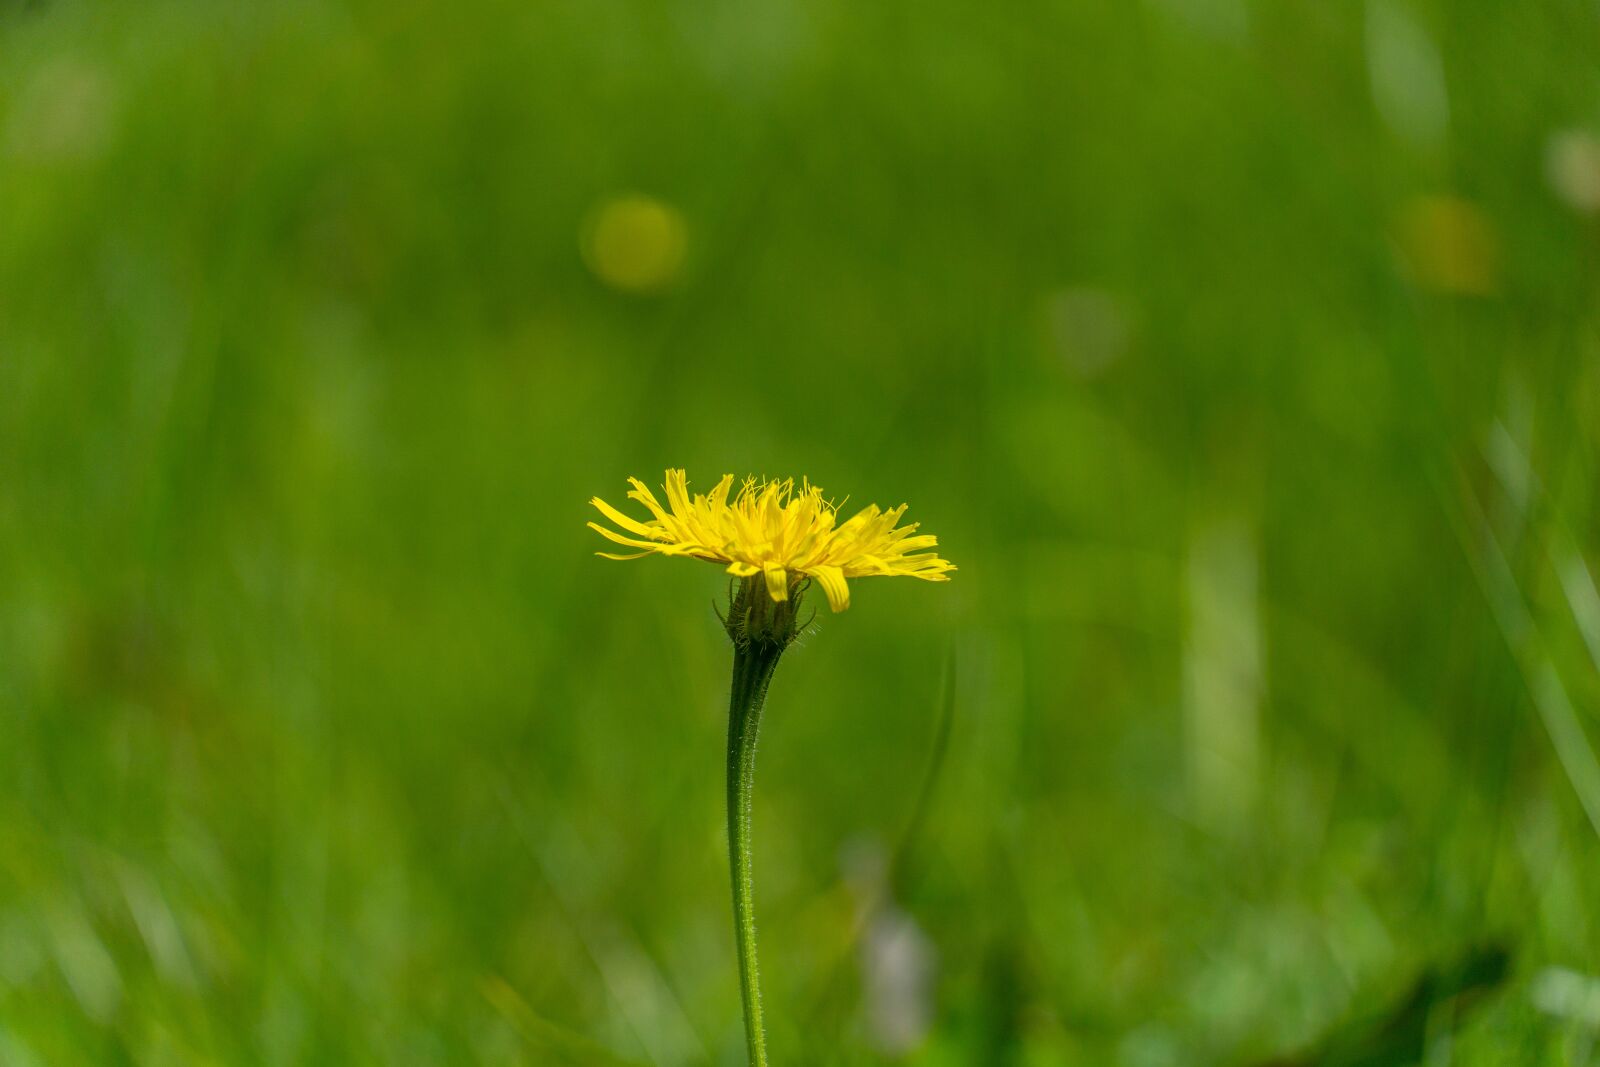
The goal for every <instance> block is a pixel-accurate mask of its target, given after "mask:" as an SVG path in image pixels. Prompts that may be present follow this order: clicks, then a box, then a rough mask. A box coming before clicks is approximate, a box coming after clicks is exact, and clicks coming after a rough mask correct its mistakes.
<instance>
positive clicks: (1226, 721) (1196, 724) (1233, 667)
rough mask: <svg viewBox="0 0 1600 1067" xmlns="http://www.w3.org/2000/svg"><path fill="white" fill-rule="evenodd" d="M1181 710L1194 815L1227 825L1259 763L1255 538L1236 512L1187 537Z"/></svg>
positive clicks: (1252, 784)
mask: <svg viewBox="0 0 1600 1067" xmlns="http://www.w3.org/2000/svg"><path fill="white" fill-rule="evenodd" d="M1188 567H1189V580H1188V586H1189V589H1188V594H1189V598H1188V631H1189V632H1188V638H1187V641H1186V643H1185V646H1184V713H1185V725H1186V727H1187V731H1188V736H1187V741H1188V764H1189V786H1190V790H1191V794H1192V800H1193V802H1194V806H1195V814H1196V816H1197V817H1198V818H1199V819H1200V820H1201V821H1203V822H1206V823H1208V824H1211V825H1213V826H1218V825H1221V826H1226V825H1231V824H1232V823H1234V822H1236V821H1237V820H1238V819H1239V818H1240V817H1242V816H1243V815H1245V814H1246V813H1247V812H1248V810H1249V808H1250V807H1251V805H1252V804H1253V803H1254V801H1255V796H1256V788H1257V780H1258V778H1259V774H1260V770H1259V763H1260V754H1259V744H1260V743H1259V737H1258V734H1259V722H1258V719H1259V704H1260V701H1261V692H1262V677H1261V676H1262V651H1261V644H1262V641H1261V620H1260V617H1259V613H1258V607H1257V591H1256V583H1257V570H1258V563H1257V558H1256V546H1255V540H1254V538H1253V537H1252V536H1251V533H1250V529H1249V527H1248V526H1247V525H1246V524H1245V522H1244V521H1243V520H1242V519H1239V518H1215V519H1210V520H1207V521H1205V522H1203V523H1201V524H1200V525H1198V526H1197V527H1196V528H1195V529H1194V531H1193V532H1192V533H1191V535H1190V538H1189V561H1188Z"/></svg>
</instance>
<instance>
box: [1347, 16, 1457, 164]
mask: <svg viewBox="0 0 1600 1067" xmlns="http://www.w3.org/2000/svg"><path fill="white" fill-rule="evenodd" d="M1367 70H1368V74H1369V76H1370V78H1371V81H1372V102H1373V104H1374V105H1376V107H1377V109H1378V114H1379V115H1381V116H1382V117H1383V121H1384V122H1385V123H1387V124H1388V126H1389V128H1390V129H1391V130H1393V131H1394V132H1395V134H1396V135H1397V136H1399V137H1400V138H1401V139H1403V140H1406V141H1409V142H1410V143H1411V144H1412V145H1413V146H1415V147H1417V148H1422V149H1434V148H1437V147H1439V146H1440V145H1442V144H1443V143H1444V139H1445V133H1446V131H1447V129H1448V127H1449V124H1450V97H1449V93H1448V92H1447V90H1446V88H1445V80H1444V63H1443V62H1442V61H1441V60H1440V58H1439V50H1438V49H1437V48H1436V47H1435V46H1434V43H1433V40H1432V39H1431V38H1430V37H1429V36H1428V33H1427V31H1426V30H1424V29H1423V28H1422V25H1421V24H1420V23H1419V22H1418V21H1417V19H1416V16H1415V15H1413V14H1412V13H1411V11H1410V10H1408V9H1407V8H1406V6H1405V5H1403V4H1402V3H1400V2H1399V0H1368V3H1367Z"/></svg>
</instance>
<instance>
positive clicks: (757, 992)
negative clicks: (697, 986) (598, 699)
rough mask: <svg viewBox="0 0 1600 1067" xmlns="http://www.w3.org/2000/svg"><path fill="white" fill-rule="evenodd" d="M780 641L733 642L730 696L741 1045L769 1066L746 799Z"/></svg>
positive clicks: (755, 1061) (754, 1062) (762, 1066)
mask: <svg viewBox="0 0 1600 1067" xmlns="http://www.w3.org/2000/svg"><path fill="white" fill-rule="evenodd" d="M782 655H783V646H782V645H781V644H777V643H774V642H769V641H763V640H759V639H757V640H749V641H745V642H743V643H741V644H736V645H735V646H734V653H733V692H732V695H731V697H730V698H729V701H728V867H729V870H730V871H731V873H732V876H733V932H734V939H735V940H736V941H737V942H738V948H739V992H740V995H741V997H742V999H743V1001H744V1037H745V1048H746V1049H747V1051H748V1052H749V1054H750V1067H767V1035H766V1030H765V1028H764V1027H763V1026H762V1024H761V973H760V969H759V968H758V967H757V965H756V911H755V889H754V884H753V879H752V876H751V863H750V859H751V856H750V853H751V849H750V801H751V796H752V793H753V791H754V785H755V776H756V733H757V731H758V730H759V729H760V726H761V707H762V705H763V704H764V703H765V702H766V699H767V683H768V682H769V681H771V680H772V672H773V671H774V670H776V669H777V666H778V657H780V656H782Z"/></svg>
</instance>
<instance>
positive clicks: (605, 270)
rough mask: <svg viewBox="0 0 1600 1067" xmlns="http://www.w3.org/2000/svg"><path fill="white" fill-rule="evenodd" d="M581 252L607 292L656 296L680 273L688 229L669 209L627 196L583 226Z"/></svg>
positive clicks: (660, 203)
mask: <svg viewBox="0 0 1600 1067" xmlns="http://www.w3.org/2000/svg"><path fill="white" fill-rule="evenodd" d="M582 248H583V258H584V261H585V262H587V263H588V264H589V269H590V270H592V271H594V273H595V276H596V277H598V278H599V279H600V280H601V281H603V282H605V283H606V284H607V285H609V286H611V287H612V288H614V289H621V290H623V291H624V292H630V293H653V292H660V291H661V290H663V289H666V288H668V287H670V286H672V285H673V284H674V283H676V282H677V281H678V279H679V278H680V277H681V276H682V274H683V265H684V261H685V259H686V257H687V253H688V248H689V230H688V226H687V225H686V224H685V222H684V220H683V215H682V214H681V213H680V212H679V211H678V210H677V208H675V207H673V206H672V205H671V204H667V203H664V202H663V201H661V200H657V199H656V198H654V197H650V196H643V195H640V194H628V195H625V196H618V197H615V198H613V199H611V200H608V201H606V202H605V203H603V204H601V205H600V206H599V207H598V208H596V209H595V211H594V212H593V214H591V216H590V218H589V221H588V224H587V225H586V226H585V227H584V232H583V240H582Z"/></svg>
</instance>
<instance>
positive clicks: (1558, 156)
mask: <svg viewBox="0 0 1600 1067" xmlns="http://www.w3.org/2000/svg"><path fill="white" fill-rule="evenodd" d="M1544 175H1545V180H1546V181H1548V182H1549V183H1550V189H1551V191H1553V192H1554V193H1555V194H1556V196H1558V197H1560V198H1561V201H1562V203H1564V204H1566V205H1567V206H1568V207H1570V208H1572V209H1573V210H1574V211H1581V212H1583V213H1584V214H1585V215H1592V214H1594V213H1595V212H1596V211H1600V138H1596V137H1595V136H1594V134H1592V133H1589V132H1587V131H1585V130H1564V131H1562V132H1560V133H1557V134H1553V135H1552V136H1551V138H1550V140H1549V141H1548V142H1547V143H1546V144H1545V148H1544Z"/></svg>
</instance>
